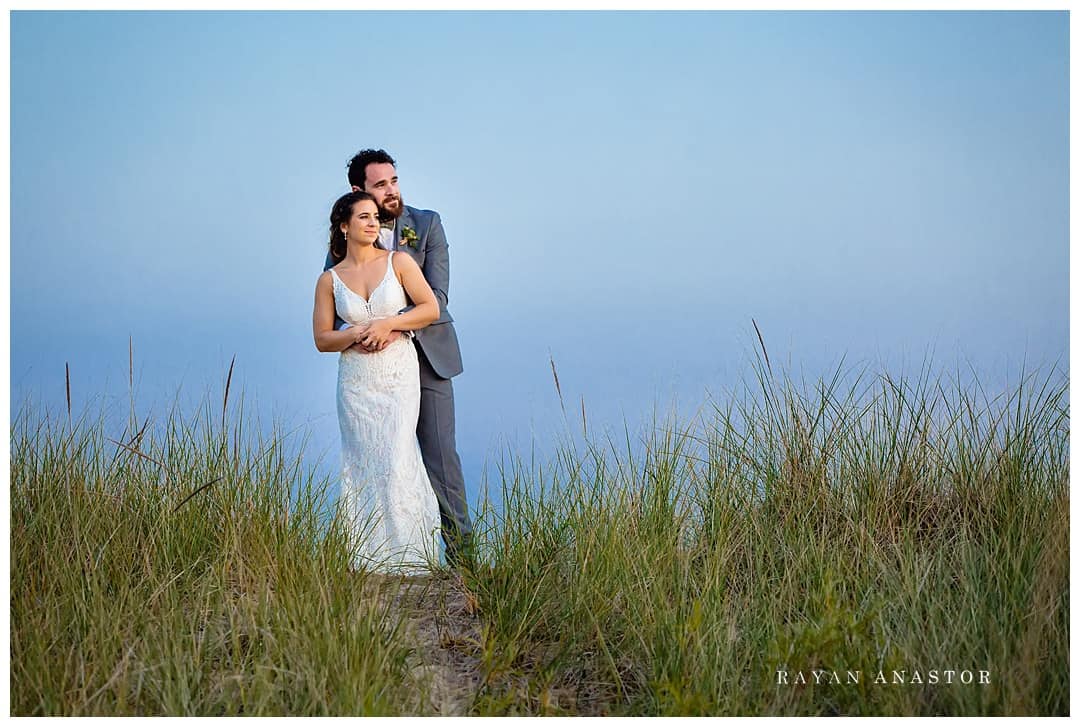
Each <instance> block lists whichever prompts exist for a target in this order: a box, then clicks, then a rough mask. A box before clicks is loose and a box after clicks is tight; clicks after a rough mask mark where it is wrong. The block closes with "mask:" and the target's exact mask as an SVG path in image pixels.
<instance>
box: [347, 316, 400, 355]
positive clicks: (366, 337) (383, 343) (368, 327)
mask: <svg viewBox="0 0 1080 727" xmlns="http://www.w3.org/2000/svg"><path fill="white" fill-rule="evenodd" d="M352 330H353V331H355V335H356V338H355V343H353V345H352V346H350V348H352V349H353V350H354V351H359V352H361V353H376V352H378V351H382V350H383V349H384V348H386V347H387V346H389V345H390V344H391V343H393V342H394V341H396V340H398V339H399V338H401V336H402V333H401V331H396V330H394V324H393V322H392V321H391V320H390V319H389V318H377V319H375V320H373V321H369V322H367V323H361V324H360V325H357V326H353V327H352Z"/></svg>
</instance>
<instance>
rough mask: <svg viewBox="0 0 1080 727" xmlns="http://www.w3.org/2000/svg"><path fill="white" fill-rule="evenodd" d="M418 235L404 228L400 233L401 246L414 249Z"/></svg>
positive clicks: (418, 238) (408, 228) (412, 230)
mask: <svg viewBox="0 0 1080 727" xmlns="http://www.w3.org/2000/svg"><path fill="white" fill-rule="evenodd" d="M419 240H420V235H417V234H416V230H414V229H413V228H411V227H406V228H405V229H403V230H402V231H401V244H403V245H408V246H409V247H411V248H412V249H413V250H415V249H416V246H417V244H418V241H419Z"/></svg>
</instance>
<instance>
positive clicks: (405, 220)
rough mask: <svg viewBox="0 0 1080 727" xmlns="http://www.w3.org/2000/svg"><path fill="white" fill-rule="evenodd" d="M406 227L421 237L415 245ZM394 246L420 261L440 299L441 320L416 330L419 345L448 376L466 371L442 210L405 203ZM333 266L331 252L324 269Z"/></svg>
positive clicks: (327, 255) (396, 249)
mask: <svg viewBox="0 0 1080 727" xmlns="http://www.w3.org/2000/svg"><path fill="white" fill-rule="evenodd" d="M406 228H409V229H411V230H412V231H413V232H415V233H416V235H417V237H418V239H416V240H414V241H413V245H415V247H413V246H412V245H408V244H405V241H404V240H402V239H401V233H402V232H403V231H404V230H405V229H406ZM391 249H392V250H394V251H396V252H402V253H405V254H406V255H408V256H409V257H411V258H412V259H413V260H415V261H416V263H417V264H418V265H419V266H420V269H421V270H422V271H423V272H424V277H425V278H426V279H427V282H428V285H430V286H431V289H432V290H433V291H435V298H436V300H438V301H439V320H437V321H435V322H434V323H432V324H431V325H430V326H428V327H427V328H422V329H420V330H419V331H416V345H417V346H419V347H420V350H421V351H423V353H424V356H426V357H427V360H428V362H429V363H430V364H431V368H432V369H434V370H435V373H436V374H438V375H439V376H441V377H442V378H444V379H449V378H451V377H454V376H457V375H458V374H460V373H461V371H462V366H461V348H460V347H459V346H458V339H457V332H456V331H455V330H454V319H453V318H452V317H451V316H450V311H449V310H448V309H447V304H448V302H449V295H450V250H449V247H448V246H447V244H446V233H445V232H444V231H443V226H442V220H441V219H440V218H439V213H438V212H434V211H432V210H419V209H416V208H415V207H409V206H408V205H405V211H404V212H402V213H401V217H399V218H398V220H397V224H396V225H395V226H394V247H393V248H391ZM333 265H334V262H333V260H332V259H331V258H330V253H329V252H327V254H326V265H325V266H324V267H323V270H328V269H329V268H331V267H332V266H333ZM336 325H337V326H340V325H341V324H340V323H338V324H336Z"/></svg>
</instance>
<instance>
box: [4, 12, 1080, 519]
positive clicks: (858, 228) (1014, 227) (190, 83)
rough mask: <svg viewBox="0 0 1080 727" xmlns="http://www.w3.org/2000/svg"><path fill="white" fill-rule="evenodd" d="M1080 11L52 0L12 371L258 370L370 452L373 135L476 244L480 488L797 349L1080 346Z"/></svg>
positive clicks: (1056, 350)
mask: <svg viewBox="0 0 1080 727" xmlns="http://www.w3.org/2000/svg"><path fill="white" fill-rule="evenodd" d="M1068 49H1069V37H1068V16H1067V14H1066V13H1064V12H1036V13H1018V12H1008V13H1004V12H948V13H895V12H878V13H873V12H866V13H849V12H841V13H809V12H778V13H749V12H704V13H701V12H698V13H660V12H596V13H558V12H538V13H494V12H483V13H448V12H446V13H440V12H407V13H389V12H367V13H332V12H318V13H269V12H266V13H256V12H237V13H206V12H197V13H196V12H192V13H158V12H155V13H133V12H112V13H106V12H92V13H85V12H51V13H30V12H16V13H13V15H12V22H11V315H12V327H11V336H12V338H11V344H12V345H11V351H12V353H11V385H12V403H13V410H17V408H18V405H19V402H20V401H21V400H22V399H23V398H24V397H25V396H27V395H33V396H35V397H37V398H40V399H43V400H44V401H46V402H54V403H55V402H58V401H62V399H63V376H64V362H69V363H70V365H71V368H72V372H73V385H74V391H73V394H74V395H75V399H76V404H77V405H78V404H79V403H80V401H81V402H85V401H86V400H87V399H89V398H90V397H91V396H94V395H98V396H105V397H106V398H108V397H115V399H116V400H117V401H126V398H127V394H126V379H127V355H128V349H127V346H128V337H129V336H131V338H132V340H133V341H134V347H135V358H136V373H137V376H138V379H139V396H140V401H143V402H144V403H145V406H146V407H152V406H153V405H154V403H155V402H158V401H167V400H170V399H171V396H172V394H173V393H175V391H176V390H177V388H178V387H181V386H182V387H183V390H185V391H188V392H190V393H192V394H193V395H197V394H200V393H202V392H204V391H206V390H207V389H208V388H210V387H218V388H220V384H221V381H222V379H223V376H224V372H225V370H226V368H227V367H228V363H229V360H230V359H231V357H232V356H233V355H234V354H235V355H236V361H237V374H236V376H237V379H238V381H239V383H240V385H241V386H243V387H244V389H245V391H246V392H247V393H248V395H250V396H251V397H252V398H253V401H256V402H257V403H258V407H259V409H260V410H261V411H264V412H266V413H267V414H271V415H277V416H280V417H284V418H285V419H287V420H289V421H291V422H295V423H300V424H304V423H306V424H307V425H308V426H310V427H311V430H312V432H313V442H314V444H315V445H316V447H317V448H323V449H325V450H327V452H328V453H329V456H330V457H331V464H330V466H331V468H332V466H333V461H332V460H333V458H334V457H336V456H337V453H336V450H337V424H336V420H335V414H334V392H333V389H334V382H335V376H336V359H335V357H334V356H333V355H328V354H320V353H318V352H317V351H315V348H314V345H313V343H312V338H311V330H310V321H311V302H312V293H313V289H314V283H315V278H316V277H317V275H318V273H319V271H320V270H321V265H322V260H323V257H324V251H325V244H326V243H325V240H326V224H327V223H326V219H327V215H328V212H329V208H330V205H331V203H332V202H333V200H334V199H335V198H336V197H337V196H338V195H339V194H341V193H342V192H343V191H345V190H346V182H345V164H346V162H347V160H348V159H349V157H350V156H351V155H352V154H353V153H354V152H355V151H357V150H358V149H360V148H363V147H366V146H375V147H383V148H386V149H387V150H389V151H390V152H391V153H392V154H393V155H394V156H395V157H396V158H397V159H398V171H399V174H400V177H401V184H402V193H403V196H404V198H405V201H406V203H408V204H412V205H414V206H418V207H423V208H430V209H436V210H438V211H439V212H440V213H441V215H442V217H443V220H444V224H445V227H446V231H447V235H448V239H449V242H450V249H451V260H452V267H451V270H452V283H451V290H450V308H451V311H452V312H453V314H454V316H455V319H456V320H457V327H458V332H459V336H460V339H461V342H462V347H463V354H464V359H465V373H464V374H463V375H462V376H461V377H459V378H457V379H456V380H455V386H456V388H457V399H458V430H459V440H460V445H461V447H460V448H461V452H462V456H463V459H464V460H465V463H466V469H467V475H468V478H469V489H470V494H471V495H472V496H473V498H474V499H475V497H476V493H477V487H478V484H477V483H478V482H479V480H480V473H481V472H482V471H483V469H484V467H485V466H487V465H490V463H491V462H492V461H493V460H494V459H495V458H497V452H498V451H499V449H500V448H501V447H502V446H503V445H504V444H505V443H511V444H513V445H514V446H516V447H524V448H527V447H528V446H529V444H530V442H532V441H534V440H536V441H538V442H540V443H541V444H542V443H543V442H545V441H550V439H551V435H552V432H553V431H555V430H557V429H558V427H559V426H560V421H561V420H560V414H559V407H558V400H557V398H556V397H555V393H554V387H553V385H552V380H551V367H550V363H549V357H553V358H554V359H555V362H556V364H557V366H558V370H559V377H560V383H561V385H562V388H563V393H564V395H565V396H566V397H567V399H568V400H569V402H572V403H574V405H575V408H576V406H577V403H578V402H579V400H580V398H581V397H584V399H585V401H586V405H587V408H588V410H589V412H590V417H591V418H592V419H593V421H594V422H595V424H596V426H598V427H601V426H605V425H611V426H614V427H616V428H618V427H620V426H621V422H622V421H623V419H624V417H625V418H626V420H628V421H630V422H634V421H637V420H639V419H641V418H642V417H647V416H648V415H649V413H650V411H651V408H652V406H653V405H654V404H656V403H660V404H665V403H667V402H669V401H671V400H672V399H677V400H678V401H679V403H680V405H681V406H685V407H688V408H690V409H692V408H694V407H695V406H696V405H697V404H698V403H700V401H701V400H702V398H703V396H704V392H705V391H706V390H708V391H710V392H721V391H723V390H725V389H726V388H728V387H731V386H733V385H735V384H736V383H737V381H738V380H739V378H740V377H742V376H745V375H746V373H747V371H748V361H749V360H750V359H752V357H753V348H752V347H753V345H754V342H755V340H756V339H755V337H754V334H753V328H752V325H751V319H754V320H756V322H757V323H758V325H759V326H760V327H761V329H762V332H763V333H764V335H765V338H766V342H767V344H768V345H769V349H770V355H771V356H772V357H773V359H774V360H775V361H779V360H783V361H785V362H789V363H790V365H791V366H792V367H793V368H795V369H799V370H802V371H805V372H807V373H808V375H809V376H811V377H813V376H816V375H820V374H822V373H824V372H827V371H828V370H829V369H830V368H831V367H833V366H835V365H836V364H837V362H838V361H839V360H840V359H841V357H846V360H847V361H851V362H862V361H866V362H881V363H882V364H883V365H885V366H888V367H899V368H904V367H905V366H908V365H909V364H911V363H912V362H913V363H914V364H915V365H917V364H918V363H919V362H921V361H922V359H923V357H924V355H925V354H926V352H927V351H928V350H933V352H934V357H935V360H936V361H938V362H940V363H941V364H943V365H949V364H952V363H954V362H956V361H959V360H963V361H965V362H967V363H968V364H970V365H971V366H972V367H974V368H975V369H976V370H977V371H979V372H980V374H981V375H982V376H984V377H987V378H989V379H991V380H996V379H999V378H1000V379H1004V378H1007V377H1008V376H1010V375H1012V374H1013V373H1015V371H1016V370H1017V369H1018V368H1019V365H1020V364H1021V362H1024V361H1026V362H1027V363H1028V365H1029V366H1030V365H1031V364H1049V363H1052V362H1054V361H1057V360H1060V361H1061V362H1063V363H1064V362H1066V361H1067V358H1065V357H1066V356H1067V351H1068V347H1067V345H1068V260H1069V257H1068V250H1069V238H1068V229H1069V228H1068V225H1069V216H1068V141H1069V137H1068V132H1069V128H1068Z"/></svg>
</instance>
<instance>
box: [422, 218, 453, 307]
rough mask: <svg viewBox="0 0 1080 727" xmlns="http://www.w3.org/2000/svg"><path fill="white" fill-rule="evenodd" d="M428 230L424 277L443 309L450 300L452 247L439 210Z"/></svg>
mask: <svg viewBox="0 0 1080 727" xmlns="http://www.w3.org/2000/svg"><path fill="white" fill-rule="evenodd" d="M432 215H433V216H432V218H431V228H430V229H429V230H428V238H427V245H426V247H427V249H426V250H425V252H424V267H423V270H424V277H425V278H426V279H427V281H428V285H430V286H431V289H432V290H433V291H434V292H435V298H436V299H437V300H438V301H439V308H441V309H442V311H445V310H446V307H447V306H448V305H449V302H450V248H449V245H447V244H446V232H445V231H443V226H442V219H441V218H440V217H439V213H438V212H433V213H432Z"/></svg>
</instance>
